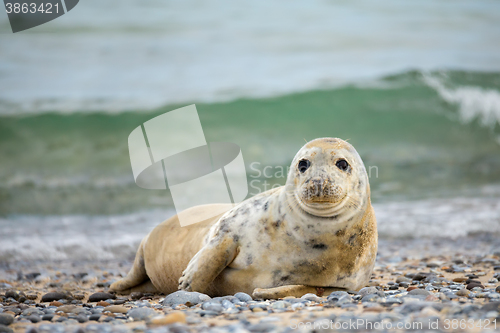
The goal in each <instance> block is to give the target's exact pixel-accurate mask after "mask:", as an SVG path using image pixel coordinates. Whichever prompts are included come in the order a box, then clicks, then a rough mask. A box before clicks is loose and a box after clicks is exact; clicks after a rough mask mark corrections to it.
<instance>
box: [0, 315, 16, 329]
mask: <svg viewBox="0 0 500 333" xmlns="http://www.w3.org/2000/svg"><path fill="white" fill-rule="evenodd" d="M13 322H14V316H13V315H11V314H8V313H0V325H5V326H9V325H10V324H12V323H13Z"/></svg>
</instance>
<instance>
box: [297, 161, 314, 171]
mask: <svg viewBox="0 0 500 333" xmlns="http://www.w3.org/2000/svg"><path fill="white" fill-rule="evenodd" d="M310 166H311V162H309V160H300V162H299V165H298V166H297V169H299V171H300V173H304V172H306V170H307V169H309V167H310Z"/></svg>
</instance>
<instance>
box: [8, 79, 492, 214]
mask: <svg viewBox="0 0 500 333" xmlns="http://www.w3.org/2000/svg"><path fill="white" fill-rule="evenodd" d="M498 101H500V73H481V72H465V71H441V72H431V73H424V72H419V71H410V72H405V73H401V74H397V75H393V76H387V77H384V78H381V79H379V80H376V81H371V82H364V83H363V84H352V85H345V86H340V87H337V88H331V89H328V90H314V91H308V92H303V93H294V94H288V95H282V96H278V97H272V98H253V99H239V100H234V101H230V102H218V103H197V104H196V106H197V109H198V113H199V116H200V120H201V123H202V126H203V129H204V132H205V136H206V139H207V141H208V142H215V141H229V142H234V143H236V144H238V145H239V146H240V147H241V149H242V153H243V158H244V160H245V164H246V168H247V177H248V181H249V184H251V186H250V187H249V191H250V194H249V196H251V195H252V194H255V193H257V192H258V191H260V190H263V189H264V187H270V186H272V185H277V184H283V183H284V181H285V178H284V177H282V176H283V174H282V173H280V169H281V168H285V167H286V166H288V165H289V163H290V162H291V160H292V158H293V156H294V154H295V153H296V152H297V151H298V150H299V149H300V147H301V146H302V145H303V144H304V143H305V141H309V140H312V139H314V138H318V137H339V138H342V139H347V140H348V141H349V142H350V143H351V144H353V145H354V147H356V149H357V150H358V152H359V153H360V155H361V157H362V158H363V160H364V162H365V165H366V167H367V170H369V172H370V183H371V187H372V196H373V201H374V202H375V203H383V202H390V201H394V200H399V201H401V200H417V199H418V200H420V199H429V198H448V197H455V196H468V195H474V196H477V195H481V193H483V192H484V188H485V187H488V186H497V185H499V184H500V139H499V138H500V136H499V135H500V134H499V131H498V121H500V104H499V103H498ZM188 104H189V103H185V104H182V105H181V104H179V105H167V106H164V107H161V108H158V109H154V110H134V111H130V112H122V113H113V114H109V113H106V112H105V110H103V111H102V112H91V113H89V112H83V111H84V110H82V112H74V113H71V114H61V113H54V112H53V113H51V112H48V113H43V114H36V115H24V116H0V156H1V159H0V214H1V215H3V216H6V215H12V214H36V215H58V214H86V215H94V214H100V215H102V214H122V213H127V212H134V211H137V210H144V209H152V208H161V209H163V208H171V207H172V202H171V199H170V195H169V193H168V191H160V190H145V189H141V188H139V187H138V186H137V185H136V184H135V183H134V180H133V176H132V171H131V167H130V160H129V155H128V147H127V138H128V135H129V134H130V132H131V131H132V130H133V129H134V128H136V127H137V126H139V125H140V124H141V123H143V122H145V121H147V120H149V119H151V118H153V117H155V116H157V115H159V114H162V113H164V112H168V111H170V110H174V109H176V108H178V107H182V106H184V105H188ZM187 134H188V133H187ZM265 167H268V168H267V169H266V171H267V173H266V175H269V176H270V177H264V176H263V174H262V171H263V169H264V168H265Z"/></svg>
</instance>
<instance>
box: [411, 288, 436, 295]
mask: <svg viewBox="0 0 500 333" xmlns="http://www.w3.org/2000/svg"><path fill="white" fill-rule="evenodd" d="M430 294H431V293H430V292H429V291H427V290H425V289H413V290H410V291H409V292H408V295H422V296H428V295H430Z"/></svg>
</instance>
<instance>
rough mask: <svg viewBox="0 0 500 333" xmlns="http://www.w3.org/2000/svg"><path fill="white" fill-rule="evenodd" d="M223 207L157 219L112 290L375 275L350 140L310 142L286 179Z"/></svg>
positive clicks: (320, 289) (253, 285) (268, 294)
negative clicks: (195, 217) (204, 214)
mask: <svg viewBox="0 0 500 333" xmlns="http://www.w3.org/2000/svg"><path fill="white" fill-rule="evenodd" d="M221 208H224V207H221V206H220V205H207V206H203V207H196V208H195V209H194V210H193V214H196V211H197V210H199V209H215V210H217V211H220V209H221ZM227 209H228V211H227V212H225V213H223V214H219V215H218V216H215V217H214V218H211V219H208V220H206V221H203V222H201V223H197V224H194V225H190V226H187V227H180V225H179V222H178V220H177V218H176V216H174V217H172V218H170V219H168V220H166V221H165V222H163V223H161V224H160V225H158V226H157V227H156V228H155V229H154V230H153V231H152V232H151V233H150V234H149V235H148V236H146V237H145V238H144V240H143V241H142V242H141V244H140V246H139V250H138V252H137V255H136V258H135V261H134V264H133V267H132V269H131V270H130V272H129V273H128V275H127V276H126V277H125V278H123V279H121V280H119V281H117V282H115V283H113V284H112V285H111V287H110V289H111V290H112V291H116V292H123V293H127V292H131V291H150V292H151V291H157V292H163V293H165V294H169V293H172V292H174V291H176V290H178V289H181V290H186V291H197V292H202V293H205V294H208V295H211V296H223V295H233V294H235V293H236V292H245V293H248V294H252V295H253V297H254V298H281V297H285V296H296V297H300V296H302V295H304V294H306V293H310V292H312V293H316V294H318V295H321V294H322V293H329V292H331V291H334V290H358V289H360V288H362V287H364V286H366V284H367V283H368V281H369V279H370V277H371V273H372V271H373V267H374V264H375V258H376V254H377V243H378V238H377V225H376V219H375V214H374V212H373V208H372V205H371V201H370V186H369V182H368V175H367V173H366V169H365V167H364V165H363V162H362V160H361V158H360V156H359V155H358V153H357V152H356V150H355V149H354V147H353V146H352V145H350V144H349V143H348V142H346V141H343V140H341V139H338V138H320V139H315V140H313V141H310V142H308V143H307V144H306V145H305V146H304V147H302V148H301V149H300V150H299V152H298V153H297V154H296V156H295V157H294V159H293V161H292V163H291V168H290V171H289V173H288V177H287V181H286V184H285V185H284V186H282V187H279V188H275V189H272V190H269V191H266V192H263V193H261V194H258V195H256V196H254V197H252V198H250V199H247V200H245V201H243V202H242V203H240V204H239V205H237V206H236V207H233V208H232V207H231V206H228V207H227Z"/></svg>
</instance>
